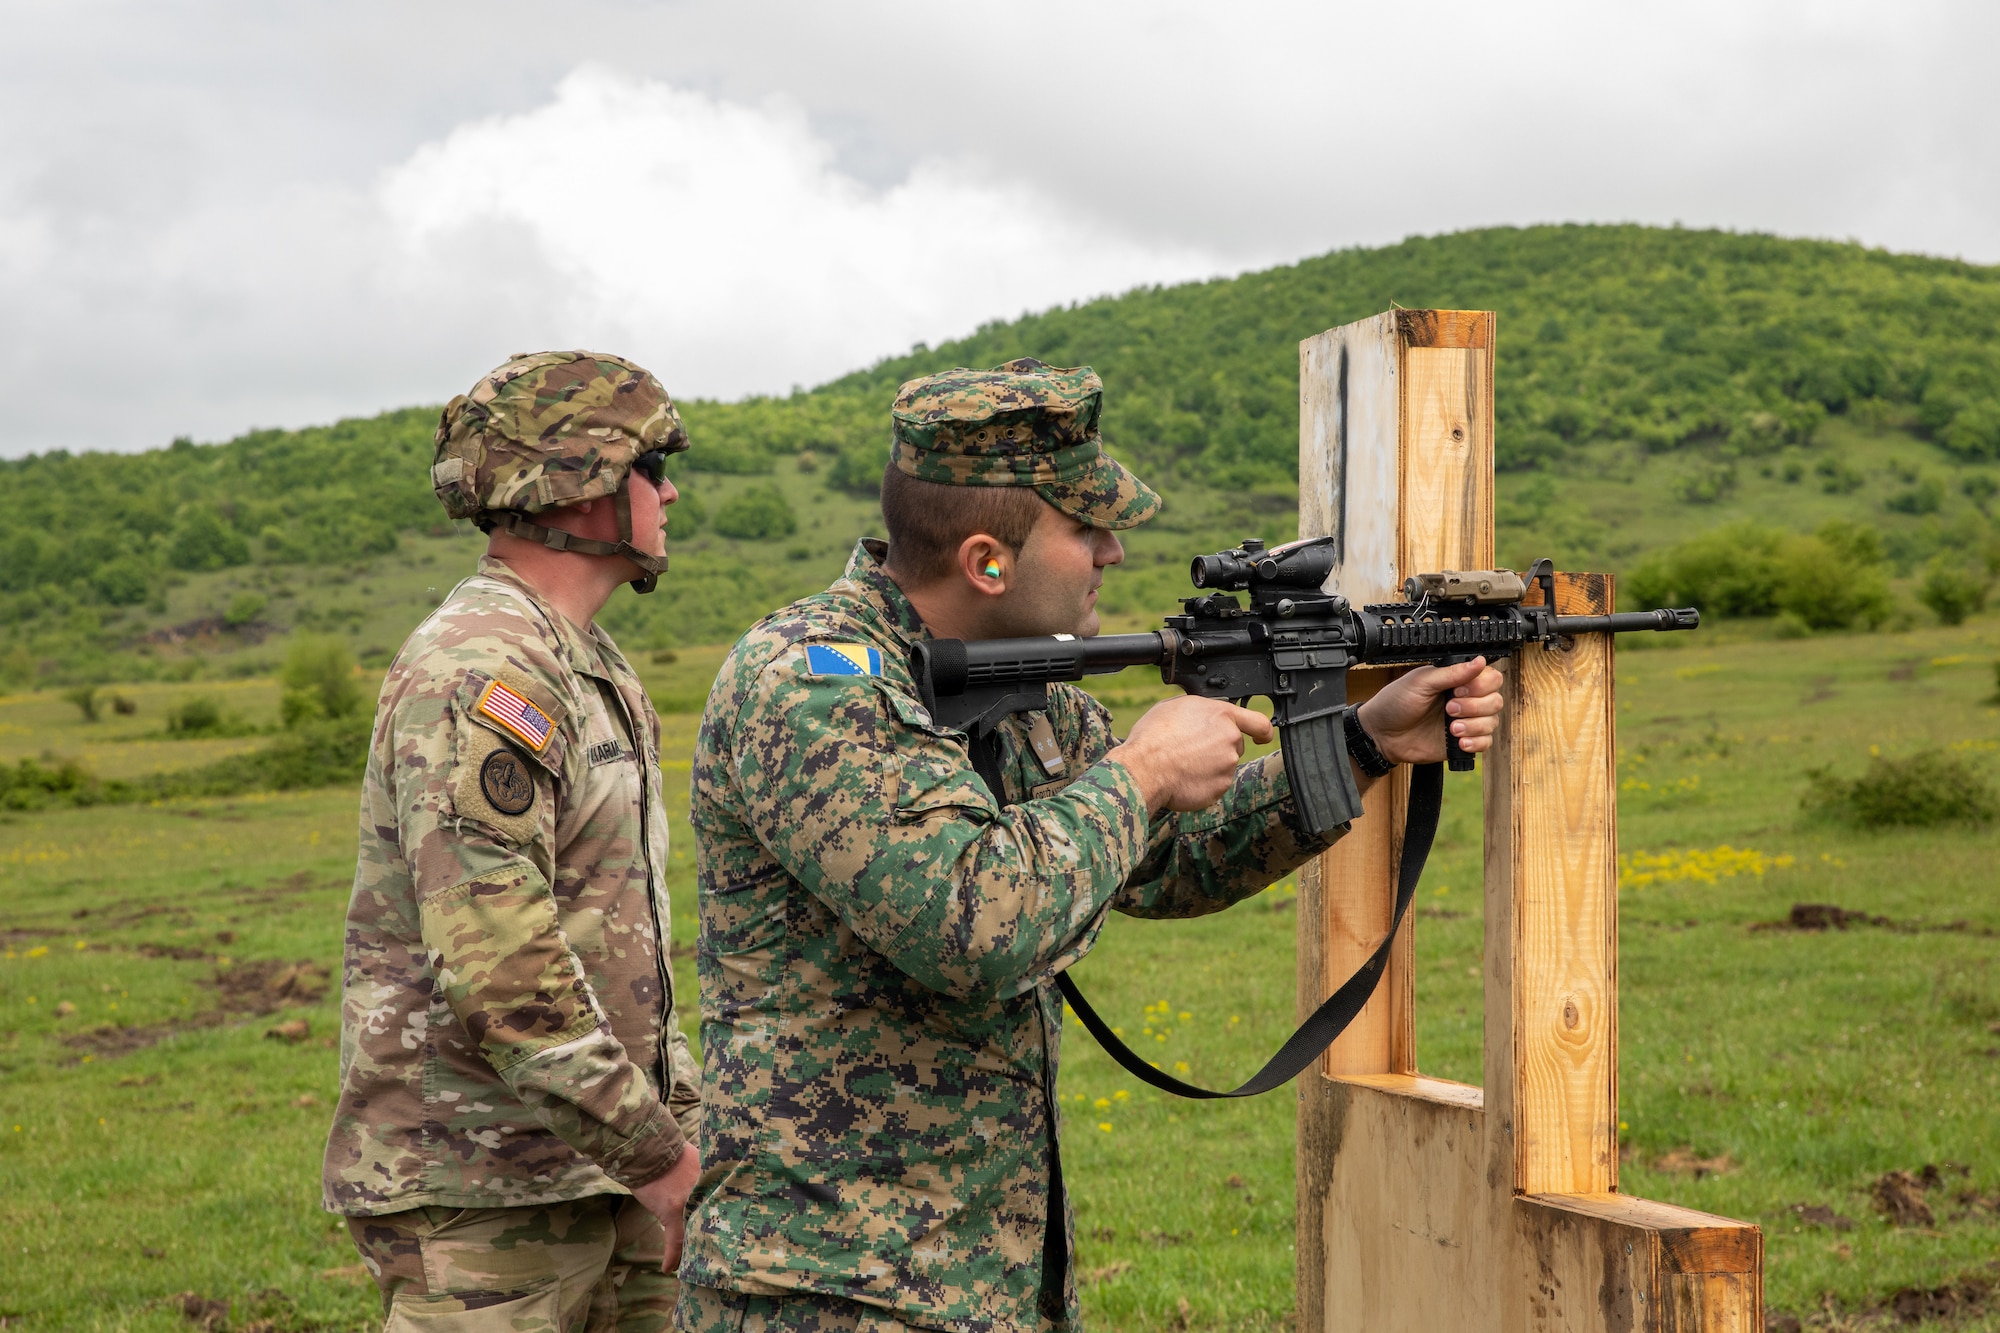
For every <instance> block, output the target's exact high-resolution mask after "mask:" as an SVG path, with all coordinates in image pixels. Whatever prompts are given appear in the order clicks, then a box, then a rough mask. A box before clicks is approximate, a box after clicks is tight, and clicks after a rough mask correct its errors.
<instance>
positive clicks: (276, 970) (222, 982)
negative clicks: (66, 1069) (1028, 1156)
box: [60, 958, 333, 1059]
mask: <svg viewBox="0 0 2000 1333" xmlns="http://www.w3.org/2000/svg"><path fill="white" fill-rule="evenodd" d="M203 984H205V985H207V986H209V987H210V988H212V989H213V990H214V991H215V993H216V998H217V1000H218V1001H219V1003H218V1006H217V1007H216V1008H214V1009H211V1010H209V1011H207V1012H206V1013H202V1014H197V1015H195V1016H194V1017H192V1018H173V1019H168V1020H167V1021H166V1022H164V1023H138V1024H132V1025H130V1026H119V1025H117V1024H113V1023H102V1024H99V1025H98V1026H97V1027H94V1028H91V1029H90V1030H88V1031H86V1032H71V1033H66V1034H65V1035H64V1036H62V1037H61V1038H60V1040H61V1042H62V1044H63V1045H65V1046H67V1047H69V1048H70V1049H71V1050H74V1051H80V1052H82V1053H84V1054H86V1055H89V1056H92V1057H93V1058H104V1059H113V1058H116V1057H118V1056H121V1055H130V1054H131V1053H132V1052H134V1051H143V1050H145V1049H146V1048H147V1047H148V1046H151V1045H154V1044H155V1043H157V1042H160V1041H163V1040H164V1039H166V1038H167V1037H168V1036H170V1035H172V1034H173V1033H175V1032H180V1031H184V1030H189V1029H197V1028H212V1027H220V1026H222V1025H223V1024H224V1023H227V1022H230V1021H231V1020H232V1019H241V1018H246V1017H248V1018H262V1017H264V1016H265V1015H267V1014H275V1013H277V1012H278V1011H279V1010H280V1009H289V1008H295V1007H297V1006H300V1005H308V1004H317V1003H318V1002H319V1001H321V1000H323V999H325V998H326V994H327V992H328V991H329V990H330V989H332V986H333V978H332V976H331V974H330V973H329V972H328V971H327V969H326V967H325V966H323V965H322V964H319V963H314V962H297V963H287V962H285V961H284V960H283V959H279V958H264V959H250V960H248V961H245V962H241V963H236V964H234V965H233V966H231V967H229V968H227V969H221V970H218V971H217V972H216V974H215V976H214V977H212V978H211V979H210V980H208V981H207V982H205V983H203ZM278 1026H279V1028H282V1029H284V1031H283V1032H280V1033H279V1038H280V1040H283V1041H286V1042H287V1043H289V1044H297V1043H298V1042H300V1041H304V1040H305V1039H306V1038H307V1037H308V1036H310V1035H311V1033H310V1032H309V1031H308V1030H307V1029H306V1028H305V1026H304V1024H303V1023H302V1022H298V1021H296V1020H295V1022H294V1023H281V1024H279V1025H278ZM274 1031H276V1029H274Z"/></svg>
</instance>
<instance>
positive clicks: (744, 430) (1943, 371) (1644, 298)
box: [0, 226, 2000, 680]
mask: <svg viewBox="0 0 2000 1333" xmlns="http://www.w3.org/2000/svg"><path fill="white" fill-rule="evenodd" d="M1392 304H1402V305H1406V306H1440V307H1458V308H1471V309H1493V310H1497V311H1498V312H1499V320H1500V322H1499V329H1500V341H1499V350H1498V361H1499V372H1498V387H1497V394H1496V413H1497V416H1498V429H1497V431H1496V439H1497V449H1498V458H1499V465H1500V466H1501V467H1502V468H1503V469H1508V470H1517V471H1518V470H1525V469H1533V468H1551V467H1555V466H1558V465H1560V464H1561V463H1562V462H1563V461H1564V460H1565V459H1566V458H1568V457H1570V456H1572V455H1573V454H1574V453H1575V452H1576V451H1577V450H1579V449H1581V448H1584V447H1586V446H1589V445H1592V444H1594V443H1596V442H1601V441H1626V442H1630V443H1631V444H1633V445H1635V446H1636V447H1638V448H1641V449H1644V450H1648V451H1655V452H1671V451H1694V452H1698V453H1700V454H1701V455H1702V456H1703V457H1704V458H1711V459H1713V460H1714V462H1713V466H1712V472H1713V477H1714V478H1716V479H1717V480H1716V482H1715V485H1716V487H1718V488H1719V487H1721V486H1722V485H1723V481H1722V480H1720V479H1721V478H1724V477H1725V476H1726V475H1729V474H1728V469H1729V468H1731V467H1733V462H1732V460H1735V459H1739V458H1753V459H1754V458H1760V457H1766V456H1770V455H1774V454H1775V453H1776V452H1777V451H1779V450H1783V449H1786V448H1787V447H1790V446H1798V445H1801V444H1806V443H1809V442H1810V441H1811V439H1812V437H1813V432H1814V431H1815V429H1816V428H1817V427H1818V425H1819V424H1820V423H1821V422H1822V421H1823V420H1824V419H1825V418H1826V417H1827V416H1829V415H1846V416H1849V417H1851V418H1854V419H1857V420H1861V421H1864V422H1868V423H1872V424H1875V425H1900V426H1903V427H1906V428H1908V429H1910V430H1913V431H1915V432H1917V433H1919V434H1921V435H1923V436H1924V437H1926V438H1928V439H1930V440H1931V441H1933V442H1934V443H1935V444H1936V445H1937V447H1938V448H1939V449H1941V450H1943V451H1945V453H1946V454H1948V455H1950V456H1951V457H1953V458H1955V459H1958V460H1962V461H1991V460H1996V459H2000V387H1997V386H2000V268H1992V267H1980V266H1975V265H1969V264H1964V263H1959V262H1956V261H1950V260H1941V259H1930V258H1923V257H1917V256H1907V255H1891V254H1887V253H1884V252H1881V251H1873V250H1867V249H1864V248H1862V247H1860V246H1855V245H1839V244H1832V243H1824V242H1812V241H1791V240H1782V239H1778V238H1774V237H1769V236H1758V235H1736V234H1730V233H1722V232H1708V231H1685V230H1680V229H1673V230H1665V229H1658V228H1643V227H1581V226H1575V227H1536V228H1523V229H1514V228H1498V229H1492V230H1487V231H1478V232H1466V233H1460V234H1456V235H1451V236H1441V237H1430V238H1422V239H1414V240H1409V241H1405V242H1403V243H1402V244H1400V245H1393V246H1387V247H1383V248H1379V249H1372V250H1362V249H1353V250H1343V251H1338V252H1336V253H1333V254H1329V255H1324V256H1320V257H1318V258H1315V259H1310V260H1306V261H1303V262H1301V263H1298V264H1294V265H1288V266H1285V267H1282V268H1276V269H1271V270H1267V271H1265V272H1261V273H1253V274H1247V275H1245V276H1242V277H1238V278H1233V279H1221V280H1216V281H1211V282H1204V283H1192V284H1186V285H1183V286H1177V287H1164V288H1146V289H1140V290H1137V291H1133V292H1128V293H1126V294H1124V295H1122V296H1118V297H1110V298H1105V299H1102V300H1096V301H1091V302H1086V303H1082V304H1078V305H1074V306H1070V307H1065V308H1060V309H1055V310H1050V311H1046V312H1043V313H1040V314H1035V315H1029V316H1025V317H1023V318H1021V319H1018V320H1013V321H1008V322H1000V323H993V324H989V325H986V326H984V327H982V328H980V329H979V330H977V331H976V332H975V333H973V334H972V335H971V336H969V337H967V338H964V339H960V340H957V341H954V342H949V343H945V344H943V345H941V346H939V347H936V348H928V347H919V348H917V349H915V350H913V351H912V352H911V353H909V354H908V355H905V356H901V357H896V358H891V359H889V360H885V361H883V362H880V363H878V364H877V365H875V366H872V367H870V368H868V369H866V370H862V371H857V372H855V373H854V374H851V375H848V376H846V377H844V378H842V379H839V380H836V381H834V382H832V383H830V384H827V385H824V386H821V387H820V388H818V389H815V390H812V391H810V392H799V393H794V394H792V395H789V396H785V397H753V398H749V399H746V400H743V401H741V402H736V403H715V402H706V401H699V400H697V401H690V402H687V403H685V404H684V405H683V406H684V412H685V416H686V418H687V422H688V428H689V432H690V435H691V437H692V439H693V441H694V446H695V447H694V450H693V452H691V453H690V454H688V455H686V456H685V458H684V459H683V460H677V461H679V462H682V463H684V465H685V466H686V467H687V468H690V469H693V470H695V473H696V475H695V476H694V477H693V478H692V481H693V484H692V485H690V486H689V487H688V488H687V489H688V493H687V498H686V500H685V501H684V502H683V504H682V505H681V506H679V507H678V508H677V510H676V530H677V533H678V534H680V535H685V534H687V533H688V532H689V531H691V530H695V529H699V528H704V527H706V528H709V529H712V530H713V531H714V532H715V533H717V534H719V535H720V536H722V537H724V538H726V539H730V540H732V541H739V540H740V541H744V542H768V541H769V539H770V538H771V537H773V536H782V535H785V534H786V533H787V532H788V531H789V530H790V525H793V524H795V522H796V520H795V518H793V516H792V515H791V512H790V509H789V506H788V505H787V504H786V502H785V500H784V497H783V495H782V494H780V493H779V492H778V491H777V490H776V489H775V488H773V487H770V486H764V485H756V486H752V487H750V488H749V489H747V490H741V489H739V490H737V491H734V492H732V494H731V495H730V497H729V499H728V500H727V501H726V502H725V503H723V504H720V505H717V506H716V507H715V509H714V512H712V513H711V512H709V511H708V508H707V506H706V505H705V504H704V501H703V499H702V494H703V486H702V484H701V482H700V477H699V474H700V473H703V472H706V473H715V474H753V475H754V474H758V473H762V472H767V471H769V470H770V469H771V468H772V467H773V465H774V462H775V460H776V459H778V458H779V457H783V456H790V457H792V458H793V459H795V460H796V464H797V466H798V467H799V468H800V469H801V470H812V471H814V472H816V473H818V474H819V475H820V476H821V477H822V478H823V479H824V480H825V482H826V483H827V484H828V485H832V486H836V487H839V488H841V489H843V490H846V491H848V492H850V493H853V494H856V495H870V494H873V493H874V491H875V489H876V487H877V485H878V483H879V478H880V475H881V470H882V466H883V463H884V461H885V458H886V450H887V442H888V408H889V405H890V402H891V400H892V398H893V396H894V393H895V390H896V387H897V386H898V385H899V384H900V383H902V382H903V381H904V380H906V379H909V378H913V377H915V376H918V375H922V374H926V373H930V372H933V371H936V370H939V369H943V368H948V367H950V366H954V365H973V366H984V365H994V364H997V363H999V362H1001V361H1005V360H1007V359H1010V358H1012V357H1016V356H1023V355H1034V356H1038V357H1040V358H1042V359H1044V360H1046V361H1049V362H1051V363H1054V364H1080V363H1089V364H1092V365H1094V366H1096V367H1097V368H1098V370H1099V371H1100V372H1101V373H1102V374H1103V376H1104V378H1105V380H1106V383H1107V386H1108V391H1107V398H1106V412H1105V432H1106V437H1107V439H1109V440H1110V441H1111V442H1112V444H1113V446H1114V447H1115V449H1116V450H1117V452H1119V453H1120V454H1121V456H1123V457H1125V458H1127V459H1128V460H1130V461H1132V462H1134V463H1135V464H1137V465H1138V466H1139V468H1140V469H1141V470H1142V471H1143V472H1144V473H1145V474H1146V475H1147V476H1148V477H1149V479H1152V480H1154V481H1155V482H1156V484H1157V485H1159V486H1160V487H1161V488H1162V489H1163V490H1165V491H1166V492H1167V493H1168V496H1169V499H1170V501H1171V499H1172V498H1173V495H1174V493H1175V492H1176V491H1179V492H1182V493H1185V492H1187V491H1189V490H1191V489H1194V488H1199V489H1202V490H1207V491H1228V492H1243V491H1257V492H1261V493H1262V494H1263V495H1264V496H1265V497H1266V498H1272V497H1282V494H1283V493H1284V492H1285V491H1286V490H1288V489H1289V488H1290V487H1291V486H1292V485H1293V484H1294V483H1295V478H1296V466H1297V463H1296V460H1297V449H1298V446H1297V430H1298V424H1297V423H1298V389H1297V344H1298V341H1299V339H1300V338H1302V337H1305V336H1309V335H1310V334H1312V333H1314V332H1317V331H1319V330H1321V329H1324V328H1327V327H1329V326H1332V325H1336V324H1340V323H1344V322H1347V321H1350V320H1353V319H1358V318H1362V317H1365V316H1367V315H1370V314H1373V313H1375V312H1377V311H1380V310H1383V309H1386V308H1388V307H1389V306H1391V305H1392ZM661 370H662V371H663V373H664V375H665V378H666V379H667V381H668V384H669V387H671V386H672V369H671V367H662V368H661ZM435 421H436V410H435V409H433V408H409V409H404V410H401V411H395V412H388V413H384V414H382V415H380V416H377V417H373V418H368V419H365V420H348V421H342V422H338V423H336V424H334V425H331V426H325V427H315V428H311V429H306V430H297V431H277V430H260V431H253V432H250V433H249V434H246V435H244V436H241V437H239V438H238V439H235V440H232V441H229V442H228V443H226V444H216V445H197V444H194V443H192V442H190V441H187V440H184V439H183V440H176V441H175V442H174V443H173V444H172V445H170V446H169V447H166V448H163V449H159V450H155V451H151V452H148V453H144V454H138V455H108V454H91V453H68V452H55V453H50V454H44V455H41V456H38V457H31V458H25V459H19V460H14V461H5V462H0V479H4V482H5V483H6V484H7V487H8V491H9V493H10V494H12V495H15V496H17V497H27V499H26V501H25V502H19V501H17V509H18V512H17V516H16V519H15V521H14V522H13V523H12V524H10V525H9V527H8V528H7V530H6V532H5V533H4V535H0V635H4V636H5V642H4V643H3V644H0V673H6V674H12V675H13V676H14V677H15V678H17V680H19V679H33V678H35V677H36V676H37V675H38V674H40V675H48V674H50V664H55V668H56V674H61V673H62V672H63V671H65V670H69V669H70V668H69V667H65V666H64V665H63V664H65V663H69V664H72V665H73V664H75V663H76V662H78V661H79V660H81V659H82V658H84V657H87V656H88V655H90V654H92V653H101V652H103V651H104V650H106V649H107V647H108V646H110V645H115V644H116V643H118V642H120V641H121V636H124V635H127V634H129V632H130V629H129V627H130V626H131V625H132V624H133V623H134V622H135V621H136V620H137V619H138V618H139V617H141V616H142V615H143V614H144V613H146V612H147V611H148V610H149V609H150V610H152V611H155V612H156V611H157V610H159V609H161V608H163V607H164V604H165V603H164V593H165V589H166V588H167V587H168V586H169V585H170V584H171V583H172V582H173V581H175V580H176V579H178V578H183V577H186V576H188V575H191V574H197V573H201V572H204V571H212V570H217V569H225V568H229V567H233V566H241V565H246V564H258V565H269V566H287V565H305V564H324V563H333V562H347V561H353V560H358V559H365V558H370V557H378V556H382V555H386V554H389V553H391V552H393V551H394V550H395V549H396V545H397V541H398V536H399V534H400V533H405V532H410V531H440V530H443V529H444V526H445V525H444V523H443V518H442V514H441V512H440V511H439V509H438V508H437V505H436V502H435V500H434V499H433V498H432V496H431V494H430V487H429V477H428V467H429V463H430V456H431V433H432V430H433V428H434V425H435ZM1767 461H1768V458H1767ZM1821 461H1822V464H1823V465H1824V466H1828V467H1832V468H1833V469H1834V470H1835V472H1838V471H1839V467H1840V465H1839V464H1838V463H1837V462H1836V461H1832V460H1821ZM1786 465H1787V466H1802V464H1799V463H1797V461H1796V460H1794V461H1792V462H1790V463H1787V464H1786ZM1709 475H1710V473H1707V472H1696V473H1694V474H1691V477H1692V479H1691V481H1690V483H1689V486H1690V488H1691V489H1690V490H1689V493H1688V494H1686V495H1684V496H1683V497H1682V498H1683V499H1685V500H1686V501H1687V502H1689V503H1695V504H1698V503H1701V502H1702V501H1703V500H1704V498H1707V499H1713V498H1714V497H1713V496H1712V495H1711V496H1706V497H1705V496H1704V495H1703V494H1702V493H1700V492H1701V486H1702V478H1703V477H1704V476H1709ZM1833 480H1834V481H1836V482H1837V481H1839V480H1840V478H1839V477H1838V476H1836V477H1834V479H1833ZM1858 480H1859V479H1858V475H1857V477H1856V481H1857V483H1858ZM1829 484H1831V483H1829ZM1930 484H1932V485H1933V486H1935V485H1936V483H1935V482H1932V483H1930ZM1850 489H1851V488H1850ZM1913 495H1914V488H1913ZM1986 498H1987V499H1988V500H1990V499H1991V498H1992V497H1991V496H1990V495H1988V496H1987V497H1986ZM1922 502H1923V497H1922V496H1916V497H1915V498H1914V499H1912V500H1911V503H1912V504H1917V503H1922ZM1975 502H1978V501H1977V499H1976V497H1975ZM1931 507H1932V508H1933V509H1935V508H1936V507H1937V505H1936V504H1935V503H1933V504H1932V506H1931ZM1913 512H1914V511H1913ZM749 554H751V555H755V556H756V557H757V559H755V560H749V561H747V563H746V561H743V560H738V561H733V562H730V563H729V564H728V570H729V578H728V585H729V586H728V587H726V588H723V587H722V585H721V583H719V582H718V583H715V584H714V586H713V587H712V588H711V589H710V591H712V592H713V591H715V590H716V589H720V590H721V591H720V592H718V593H717V597H720V598H721V602H727V603H728V604H727V605H722V604H721V602H716V598H715V597H710V598H708V599H707V600H704V601H703V602H702V605H701V606H700V607H693V606H685V607H682V608H681V609H683V610H685V611H687V613H688V615H689V616H691V617H692V619H691V620H690V621H689V623H690V624H691V625H692V624H695V623H699V624H700V625H701V627H702V632H704V633H726V632H730V631H731V630H732V629H733V628H740V627H741V624H742V623H743V620H742V617H743V616H744V614H745V612H746V610H747V609H749V608H752V607H755V606H758V605H768V604H770V599H771V598H773V597H777V598H778V599H779V600H782V599H783V597H784V596H790V595H796V593H797V592H799V591H803V589H801V588H797V587H794V586H793V585H794V584H796V583H797V581H798V580H797V576H796V574H795V573H794V572H792V571H790V570H788V569H787V567H786V566H785V564H784V562H783V560H782V558H780V557H779V556H776V555H771V554H770V553H768V552H764V551H754V550H753V551H750V552H749ZM767 557H768V558H767ZM752 566H754V567H752ZM723 594H726V596H723ZM682 600H683V601H684V600H685V599H682ZM710 602H716V604H715V605H710V604H709V603H710ZM711 612H712V613H713V614H710V613H711ZM710 622H713V624H711V623H710Z"/></svg>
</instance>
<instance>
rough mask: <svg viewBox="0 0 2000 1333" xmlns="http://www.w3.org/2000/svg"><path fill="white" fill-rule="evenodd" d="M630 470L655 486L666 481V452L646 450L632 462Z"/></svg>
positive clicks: (663, 450) (662, 450)
mask: <svg viewBox="0 0 2000 1333" xmlns="http://www.w3.org/2000/svg"><path fill="white" fill-rule="evenodd" d="M632 470H633V471H634V472H637V473H638V474H639V475H640V476H642V477H644V478H645V479H646V480H647V481H650V482H652V483H653V484H654V485H655V486H657V485H659V484H660V483H661V482H663V481H665V480H666V479H667V451H666V450H665V449H648V450H647V451H646V452H645V453H643V454H640V455H639V456H638V457H637V458H635V459H633V460H632Z"/></svg>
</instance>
